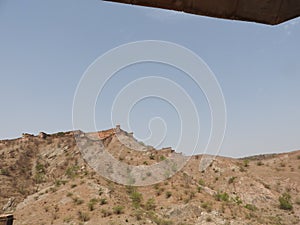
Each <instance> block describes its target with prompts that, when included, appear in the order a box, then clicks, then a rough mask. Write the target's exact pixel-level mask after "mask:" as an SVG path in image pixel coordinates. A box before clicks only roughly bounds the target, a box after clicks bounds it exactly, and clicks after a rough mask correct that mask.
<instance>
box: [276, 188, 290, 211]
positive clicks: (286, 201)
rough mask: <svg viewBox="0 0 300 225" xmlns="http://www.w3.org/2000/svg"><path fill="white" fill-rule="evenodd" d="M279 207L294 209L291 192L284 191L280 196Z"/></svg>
mask: <svg viewBox="0 0 300 225" xmlns="http://www.w3.org/2000/svg"><path fill="white" fill-rule="evenodd" d="M278 200H279V207H280V208H281V209H284V210H292V209H293V205H292V202H291V196H290V194H289V193H287V192H286V193H284V194H282V195H281V196H280V197H279V199H278Z"/></svg>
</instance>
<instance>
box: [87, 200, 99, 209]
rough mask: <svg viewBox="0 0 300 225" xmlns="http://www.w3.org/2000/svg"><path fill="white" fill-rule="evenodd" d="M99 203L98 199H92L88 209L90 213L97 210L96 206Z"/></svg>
mask: <svg viewBox="0 0 300 225" xmlns="http://www.w3.org/2000/svg"><path fill="white" fill-rule="evenodd" d="M97 202H98V200H97V199H95V198H92V199H91V200H90V201H89V203H88V208H89V210H90V211H93V210H94V209H95V204H96V203H97Z"/></svg>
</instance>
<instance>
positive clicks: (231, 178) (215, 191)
mask: <svg viewBox="0 0 300 225" xmlns="http://www.w3.org/2000/svg"><path fill="white" fill-rule="evenodd" d="M117 129H118V127H117V128H115V129H110V130H108V131H102V132H97V133H89V134H84V133H82V132H80V131H74V132H73V131H71V132H60V133H56V134H52V135H48V134H45V133H40V134H39V135H37V136H34V135H29V134H23V136H22V137H21V138H18V139H14V140H3V141H0V156H1V160H0V180H1V182H0V213H13V214H14V217H15V219H16V220H15V221H14V224H16V225H19V224H24V225H25V224H41V225H43V224H45V225H46V224H47V225H48V224H76V225H77V224H91V225H93V224H103V225H106V224H130V225H131V224H159V225H163V224H174V225H175V224H177V225H187V224H199V225H200V224H224V225H225V224H226V225H229V224H232V225H235V224H236V225H243V224H245V225H246V224H253V225H256V224H264V225H265V224H272V225H274V224H278V225H279V224H286V225H292V224H293V225H294V224H300V194H299V187H300V176H299V172H300V151H295V152H290V153H284V154H272V155H261V156H254V157H248V158H244V159H232V158H225V157H216V158H215V159H214V160H213V162H212V163H211V164H210V165H209V167H208V168H207V169H206V170H203V171H199V163H200V160H201V158H202V156H201V155H197V156H193V157H191V158H190V160H189V161H188V162H187V164H186V165H185V166H184V167H183V168H182V169H181V170H180V171H179V172H178V173H176V174H175V175H174V176H171V177H170V178H168V179H166V180H164V181H162V182H160V183H156V184H153V185H149V186H142V187H135V186H134V182H133V183H132V184H131V185H127V186H125V185H121V184H117V183H114V182H112V181H111V180H110V179H107V178H104V177H102V176H100V175H99V174H98V173H97V172H96V171H95V170H94V169H93V168H91V164H88V163H87V162H86V160H85V159H84V157H83V155H82V154H83V153H82V151H80V148H78V142H76V139H75V138H74V135H75V136H76V135H81V136H82V137H85V138H86V140H91V139H92V138H93V137H99V138H100V139H101V140H102V142H103V144H104V147H105V148H106V149H107V150H108V152H109V153H110V154H111V156H113V158H115V159H117V160H118V161H122V162H124V163H126V164H128V165H133V166H138V165H154V164H156V163H158V162H161V161H164V160H166V159H167V158H168V157H169V156H170V154H172V153H174V151H173V150H172V149H170V148H166V149H161V150H156V149H154V148H153V147H151V146H145V145H144V144H143V143H140V142H138V141H137V140H135V138H134V137H133V135H132V134H130V133H127V132H125V131H122V130H121V133H122V136H121V137H122V138H121V139H120V137H118V136H117V134H116V132H117ZM124 142H126V144H125V145H124ZM132 147H134V148H141V149H139V151H136V150H131V148H132ZM176 154H177V153H176ZM100 164H101V163H100ZM147 176H149V177H150V178H151V177H155V174H151V173H148V175H147ZM150 178H149V179H150Z"/></svg>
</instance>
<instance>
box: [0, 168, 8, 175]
mask: <svg viewBox="0 0 300 225" xmlns="http://www.w3.org/2000/svg"><path fill="white" fill-rule="evenodd" d="M0 175H3V176H9V172H8V170H7V169H4V168H3V169H0Z"/></svg>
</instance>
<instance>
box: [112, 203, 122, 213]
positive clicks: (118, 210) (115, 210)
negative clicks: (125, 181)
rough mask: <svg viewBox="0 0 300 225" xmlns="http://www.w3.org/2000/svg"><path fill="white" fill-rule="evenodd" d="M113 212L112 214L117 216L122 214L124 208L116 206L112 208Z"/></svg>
mask: <svg viewBox="0 0 300 225" xmlns="http://www.w3.org/2000/svg"><path fill="white" fill-rule="evenodd" d="M113 212H114V214H117V215H119V214H122V213H124V206H121V205H117V206H115V207H113Z"/></svg>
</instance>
